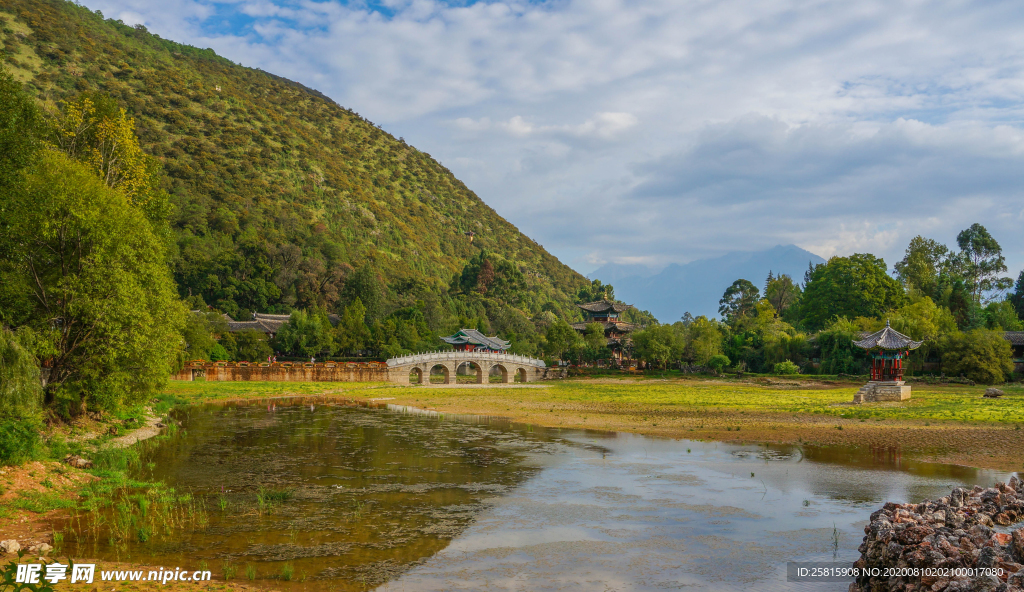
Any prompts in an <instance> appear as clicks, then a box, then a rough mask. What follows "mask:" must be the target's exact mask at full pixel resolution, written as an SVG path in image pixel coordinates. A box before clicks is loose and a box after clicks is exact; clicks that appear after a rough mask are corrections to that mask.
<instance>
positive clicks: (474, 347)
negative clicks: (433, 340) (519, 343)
mask: <svg viewBox="0 0 1024 592" xmlns="http://www.w3.org/2000/svg"><path fill="white" fill-rule="evenodd" d="M441 341H444V342H445V343H447V344H448V345H450V346H452V347H454V348H455V351H488V352H504V351H505V350H507V349H508V348H509V345H510V343H509V342H507V341H505V340H503V339H498V337H497V336H494V337H488V336H486V335H484V334H483V333H481V332H479V331H477V330H476V329H459V330H458V331H456V332H455V334H454V335H452V336H451V337H442V338H441Z"/></svg>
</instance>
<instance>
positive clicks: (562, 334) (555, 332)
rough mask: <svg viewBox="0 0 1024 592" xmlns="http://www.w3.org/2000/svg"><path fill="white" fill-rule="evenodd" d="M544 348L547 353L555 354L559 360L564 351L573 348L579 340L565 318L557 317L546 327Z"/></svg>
mask: <svg viewBox="0 0 1024 592" xmlns="http://www.w3.org/2000/svg"><path fill="white" fill-rule="evenodd" d="M545 337H546V338H547V345H546V349H547V351H548V353H549V354H551V355H553V356H555V357H556V358H558V359H559V360H561V359H562V356H563V354H565V352H567V351H569V350H571V349H573V348H574V347H575V346H576V345H577V343H578V342H579V341H580V336H579V334H578V333H576V330H575V329H573V328H572V327H571V326H570V325H569V323H568V322H566V320H565V319H558V320H557V321H555V322H554V323H552V324H551V326H550V327H548V331H547V335H545Z"/></svg>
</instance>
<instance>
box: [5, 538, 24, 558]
mask: <svg viewBox="0 0 1024 592" xmlns="http://www.w3.org/2000/svg"><path fill="white" fill-rule="evenodd" d="M18 551H21V545H19V544H18V541H16V540H14V539H10V540H6V541H0V555H6V554H7V553H17V552H18Z"/></svg>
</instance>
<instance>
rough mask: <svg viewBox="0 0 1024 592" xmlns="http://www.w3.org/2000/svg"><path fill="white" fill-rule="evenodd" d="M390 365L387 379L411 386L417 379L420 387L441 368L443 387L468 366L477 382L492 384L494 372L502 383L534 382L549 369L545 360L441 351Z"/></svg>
mask: <svg viewBox="0 0 1024 592" xmlns="http://www.w3.org/2000/svg"><path fill="white" fill-rule="evenodd" d="M387 364H388V380H390V381H391V382H395V383H399V384H412V383H413V381H412V380H411V378H412V377H413V376H415V377H416V378H417V379H418V380H417V382H419V384H423V385H429V384H430V372H431V370H433V369H434V368H435V367H438V366H440V367H441V374H443V375H444V382H443V383H442V384H454V383H455V374H456V372H457V371H458V369H459V367H460V366H462V365H463V364H469V366H470V371H471V373H475V374H476V382H477V383H478V384H482V383H485V382H488V381H489V377H490V375H491V371H492V370H496V374H498V375H499V376H501V382H506V383H507V382H516V381H518V382H533V381H536V380H540V379H542V378H545V377H546V375H547V370H548V369H547V367H546V366H545V365H544V362H543V361H542V360H537V359H534V358H529V357H526V356H519V355H516V354H505V353H497V352H473V351H441V352H429V353H423V354H412V355H409V356H402V357H399V358H391V359H390V360H388V362H387Z"/></svg>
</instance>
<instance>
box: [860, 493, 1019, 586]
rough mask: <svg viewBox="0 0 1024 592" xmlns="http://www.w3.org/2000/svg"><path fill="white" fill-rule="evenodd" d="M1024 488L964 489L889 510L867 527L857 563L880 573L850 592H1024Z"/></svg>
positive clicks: (880, 512)
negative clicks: (931, 499)
mask: <svg viewBox="0 0 1024 592" xmlns="http://www.w3.org/2000/svg"><path fill="white" fill-rule="evenodd" d="M1022 485H1024V484H1022V483H1021V481H1020V480H1018V479H1017V478H1016V477H1012V478H1011V479H1010V481H1009V483H997V484H996V485H995V486H994V487H990V488H988V489H985V488H983V487H980V486H975V487H974V488H973V489H970V490H967V489H964V488H961V487H957V488H955V489H953V491H952V492H951V493H950V495H948V496H945V497H942V498H940V499H938V500H935V501H925V502H922V503H920V504H895V503H891V502H890V503H887V504H885V506H884V507H883V508H882V509H881V510H878V511H877V512H875V513H873V514H872V515H871V522H870V523H869V524H868V525H867V526H865V527H864V532H865V534H866V536H865V537H864V542H863V544H861V546H860V549H859V550H860V552H861V557H860V559H858V560H857V562H856V563H854V567H857V568H860V569H864V568H869V569H871V568H875V569H878V570H880V571H881V575H878V576H862V577H860V578H858V579H857V581H856V582H855V583H853V584H851V585H850V592H896V591H897V590H898V591H899V592H924V591H926V590H927V591H930V592H968V591H970V592H1021V591H1022V590H1024V524H1021V520H1022V519H1024V495H1021V494H1018V491H1020V490H1021V487H1022ZM1014 527H1019V528H1014ZM887 570H888V574H889V575H888V576H887V575H886V574H887Z"/></svg>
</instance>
